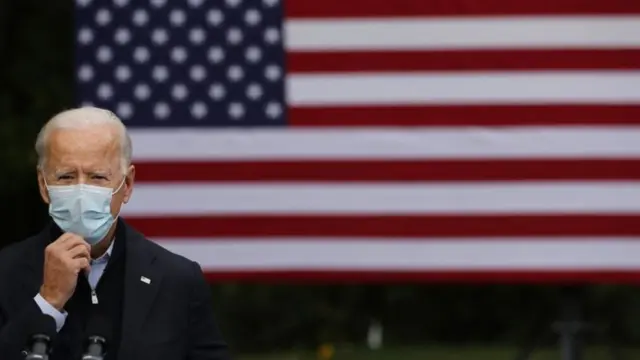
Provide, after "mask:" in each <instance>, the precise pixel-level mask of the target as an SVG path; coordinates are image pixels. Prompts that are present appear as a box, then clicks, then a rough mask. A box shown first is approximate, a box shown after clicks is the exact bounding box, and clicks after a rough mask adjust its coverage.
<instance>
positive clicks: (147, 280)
mask: <svg viewBox="0 0 640 360" xmlns="http://www.w3.org/2000/svg"><path fill="white" fill-rule="evenodd" d="M140 281H142V282H143V283H145V284H151V280H149V278H148V277H144V276H141V277H140Z"/></svg>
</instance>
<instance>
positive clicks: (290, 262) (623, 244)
mask: <svg viewBox="0 0 640 360" xmlns="http://www.w3.org/2000/svg"><path fill="white" fill-rule="evenodd" d="M549 240H552V239H548V238H547V239H536V238H526V239H524V238H516V239H500V240H491V239H473V240H464V239H436V240H434V239H416V240H414V241H411V240H402V239H361V240H353V239H309V238H292V239H277V238H276V239H246V240H243V239H235V238H234V239H168V238H167V239H156V241H157V242H158V243H159V244H161V245H162V246H164V247H166V248H167V249H168V250H170V251H173V252H175V253H178V254H180V255H183V256H185V257H187V258H189V259H191V260H193V261H197V262H198V263H200V265H201V266H202V267H203V268H204V270H205V271H216V270H222V271H223V270H227V271H234V270H236V271H238V270H240V271H242V270H247V271H251V270H302V271H304V270H334V271H340V270H342V271H349V270H353V271H355V270H408V271H413V270H415V271H419V270H422V271H428V270H462V271H464V270H517V269H527V270H542V271H553V270H588V269H594V270H631V269H633V270H640V256H638V254H639V253H640V241H638V240H637V239H624V238H591V239H588V238H581V239H568V240H559V239H553V240H552V241H549Z"/></svg>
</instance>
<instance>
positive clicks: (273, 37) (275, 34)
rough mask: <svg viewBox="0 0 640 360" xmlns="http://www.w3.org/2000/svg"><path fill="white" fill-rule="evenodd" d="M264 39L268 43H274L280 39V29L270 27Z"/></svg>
mask: <svg viewBox="0 0 640 360" xmlns="http://www.w3.org/2000/svg"><path fill="white" fill-rule="evenodd" d="M264 41H266V42H267V43H268V44H271V45H274V44H276V43H277V42H278V41H280V30H278V29H277V28H274V27H270V28H268V29H267V30H265V32H264Z"/></svg>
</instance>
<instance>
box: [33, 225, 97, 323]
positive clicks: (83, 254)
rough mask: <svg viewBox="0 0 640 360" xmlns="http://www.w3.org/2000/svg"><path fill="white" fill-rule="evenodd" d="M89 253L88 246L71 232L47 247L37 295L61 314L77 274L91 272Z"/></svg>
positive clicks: (74, 285) (73, 287)
mask: <svg viewBox="0 0 640 360" xmlns="http://www.w3.org/2000/svg"><path fill="white" fill-rule="evenodd" d="M90 254H91V245H89V244H87V242H86V241H84V239H83V238H81V237H80V236H78V235H75V234H72V233H65V234H64V235H62V236H60V237H59V238H58V239H57V240H56V241H54V242H53V243H51V244H50V245H49V246H47V248H46V249H45V251H44V277H43V281H42V286H41V287H40V296H42V297H43V298H44V299H45V300H46V301H47V302H48V303H49V304H51V305H52V306H53V307H55V308H56V309H58V310H59V311H62V308H63V307H64V305H65V304H66V303H67V301H69V299H70V298H71V296H72V295H73V292H74V291H75V289H76V284H77V282H78V274H79V273H80V271H82V270H85V271H89V270H90V269H91V268H90V266H89V260H90V259H91V255H90Z"/></svg>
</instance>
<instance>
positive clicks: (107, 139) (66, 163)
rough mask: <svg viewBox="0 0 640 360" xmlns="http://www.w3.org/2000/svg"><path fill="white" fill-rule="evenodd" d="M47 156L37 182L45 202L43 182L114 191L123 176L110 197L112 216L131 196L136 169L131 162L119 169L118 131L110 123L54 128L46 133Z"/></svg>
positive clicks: (46, 197) (47, 195) (47, 199)
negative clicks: (128, 165)
mask: <svg viewBox="0 0 640 360" xmlns="http://www.w3.org/2000/svg"><path fill="white" fill-rule="evenodd" d="M46 159H47V161H46V162H45V164H44V168H43V170H44V171H43V172H44V174H42V173H40V174H38V184H39V186H40V195H41V196H42V199H43V200H44V201H45V203H47V204H49V194H48V192H47V188H46V184H49V185H73V184H80V183H81V184H88V185H96V186H101V187H107V188H111V189H113V190H114V191H115V190H116V189H117V188H118V186H120V184H121V183H122V181H123V179H124V184H123V185H122V187H121V188H120V189H119V191H118V192H117V193H115V194H114V195H113V198H112V200H111V214H112V215H113V216H116V215H117V214H118V213H119V212H120V207H121V206H122V204H123V203H125V204H126V203H127V202H128V201H129V198H130V197H131V192H132V190H133V180H134V176H135V169H134V167H133V166H130V167H129V169H128V170H127V172H126V173H125V174H123V173H122V171H121V163H120V160H121V153H120V143H119V141H118V134H117V132H116V130H114V129H113V128H111V127H108V126H105V127H100V128H80V129H58V130H54V131H53V132H52V133H51V134H50V137H49V143H48V148H47V156H46ZM43 176H45V177H46V179H45V178H44V177H43ZM45 180H46V184H45Z"/></svg>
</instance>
